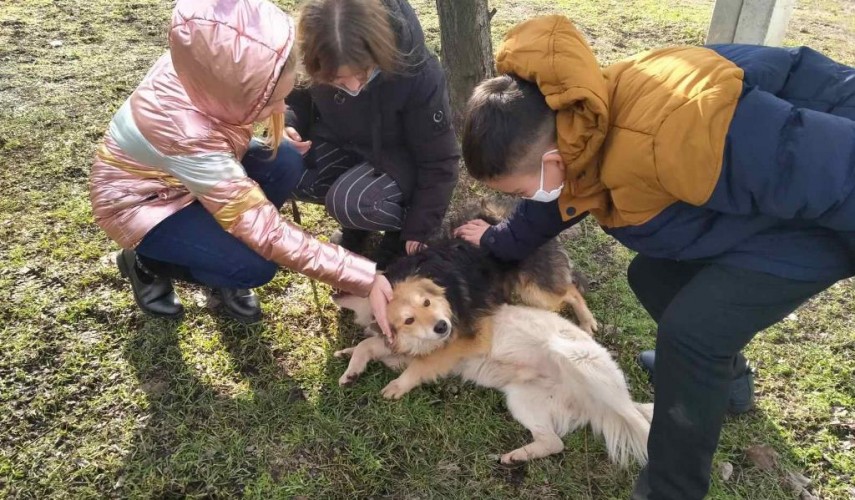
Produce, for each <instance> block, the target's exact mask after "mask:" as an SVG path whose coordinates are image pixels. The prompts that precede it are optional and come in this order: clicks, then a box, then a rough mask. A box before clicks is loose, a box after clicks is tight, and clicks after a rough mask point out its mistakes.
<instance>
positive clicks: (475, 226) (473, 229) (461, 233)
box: [454, 219, 493, 246]
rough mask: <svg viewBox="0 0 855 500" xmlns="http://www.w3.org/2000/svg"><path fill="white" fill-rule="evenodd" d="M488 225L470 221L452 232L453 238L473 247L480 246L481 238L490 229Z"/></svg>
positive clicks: (482, 221)
mask: <svg viewBox="0 0 855 500" xmlns="http://www.w3.org/2000/svg"><path fill="white" fill-rule="evenodd" d="M491 227H493V226H491V225H490V223H488V222H487V221H484V220H481V219H475V220H470V221H469V222H467V223H466V224H463V225H462V226H460V227H458V228H457V229H455V230H454V237H455V238H460V239H462V240H465V241H468V242H469V243H472V244H473V245H475V246H481V238H482V237H483V236H484V233H485V232H487V230H488V229H490V228H491Z"/></svg>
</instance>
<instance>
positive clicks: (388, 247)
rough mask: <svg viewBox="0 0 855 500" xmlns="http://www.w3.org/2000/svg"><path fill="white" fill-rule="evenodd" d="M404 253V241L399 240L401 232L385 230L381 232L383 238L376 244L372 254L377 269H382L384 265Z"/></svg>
mask: <svg viewBox="0 0 855 500" xmlns="http://www.w3.org/2000/svg"><path fill="white" fill-rule="evenodd" d="M405 254H406V250H405V249H404V241H403V240H401V233H400V232H397V231H394V232H393V231H386V232H385V233H383V238H382V239H381V240H380V243H379V244H378V245H377V250H376V251H375V254H374V262H376V263H377V269H379V270H383V269H386V267H387V266H388V265H389V264H391V263H392V262H394V261H395V260H397V259H398V258H400V257H403V256H404V255H405Z"/></svg>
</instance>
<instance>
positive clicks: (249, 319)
mask: <svg viewBox="0 0 855 500" xmlns="http://www.w3.org/2000/svg"><path fill="white" fill-rule="evenodd" d="M211 296H212V297H213V299H214V301H215V303H216V309H217V311H218V312H219V313H220V314H222V315H223V316H226V317H229V318H231V319H233V320H235V321H238V322H240V323H243V324H245V325H251V324H253V323H258V322H259V321H261V305H260V304H259V303H258V296H257V295H256V294H255V292H253V291H252V290H250V289H248V288H216V289H213V290H211Z"/></svg>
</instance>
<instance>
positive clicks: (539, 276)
mask: <svg viewBox="0 0 855 500" xmlns="http://www.w3.org/2000/svg"><path fill="white" fill-rule="evenodd" d="M517 203H519V200H517V199H514V198H510V197H502V198H499V197H491V198H485V199H483V200H481V201H478V202H472V203H469V204H467V205H466V206H464V207H463V209H462V210H460V211H459V213H458V214H457V215H456V216H455V217H454V218H452V220H451V224H450V225H449V227H448V237H449V238H452V237H453V234H452V233H451V232H452V231H453V230H454V229H455V228H457V227H459V226H461V225H463V224H465V223H466V222H467V221H470V220H474V219H481V220H483V221H485V222H487V223H488V224H490V225H496V224H499V223H500V222H502V221H504V220H505V219H507V218H508V216H509V215H511V212H513V210H514V208H515V207H516V205H517ZM509 271H510V272H512V273H515V277H516V278H517V279H520V278H524V279H527V280H530V281H532V282H534V283H536V284H537V286H538V287H540V288H542V289H544V290H547V291H549V292H552V293H556V294H561V293H563V291H564V290H565V289H566V287H567V284H568V283H573V284H575V285H576V287H577V288H578V289H579V292H580V293H585V292H587V290H588V288H589V285H588V280H587V279H586V278H585V277H584V276H583V275H582V274H581V273H580V272H579V271H578V270H576V268H575V267H574V266H573V263H572V262H571V261H570V258H569V257H568V255H567V253H566V252H565V251H564V249H563V248H562V247H561V243H560V241H559V240H558V239H557V238H554V239H551V240H549V241H547V242H546V243H544V244H543V245H542V246H541V247H540V248H538V249H537V250H535V251H534V253H533V254H531V255H530V256H529V257H527V258H526V259H524V260H522V261H520V262H517V263H515V264H514V265H511V266H510V269H509Z"/></svg>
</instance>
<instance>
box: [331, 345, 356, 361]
mask: <svg viewBox="0 0 855 500" xmlns="http://www.w3.org/2000/svg"><path fill="white" fill-rule="evenodd" d="M355 350H356V348H355V347H348V348H347V349H342V350H340V351H336V352H334V353H333V356H335V357H336V358H346V357H348V356H350V355H351V354H353V351H355Z"/></svg>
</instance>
